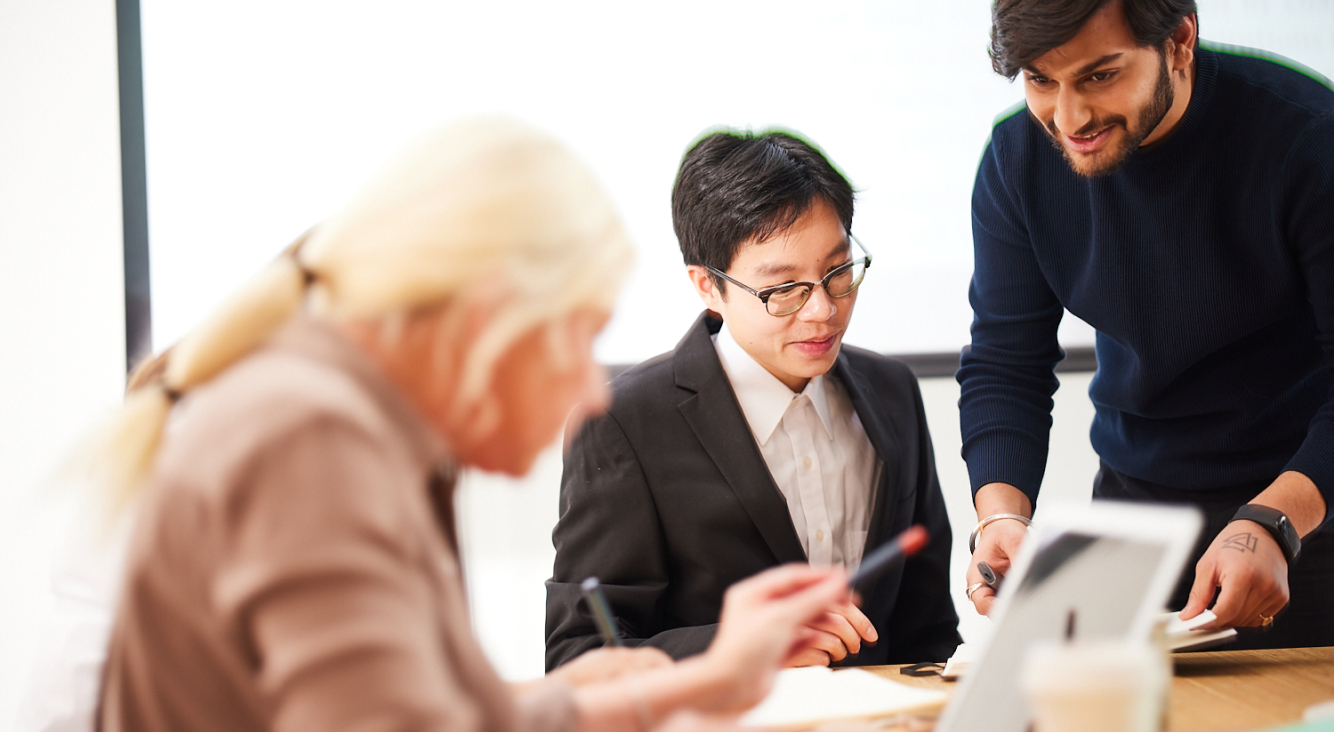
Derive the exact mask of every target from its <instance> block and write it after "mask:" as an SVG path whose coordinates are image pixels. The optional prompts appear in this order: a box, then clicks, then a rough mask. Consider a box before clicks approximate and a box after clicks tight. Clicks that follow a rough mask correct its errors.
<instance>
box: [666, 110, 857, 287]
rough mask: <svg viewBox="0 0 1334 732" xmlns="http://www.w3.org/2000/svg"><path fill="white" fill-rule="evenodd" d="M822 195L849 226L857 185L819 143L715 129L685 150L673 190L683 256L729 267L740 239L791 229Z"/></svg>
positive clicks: (783, 133)
mask: <svg viewBox="0 0 1334 732" xmlns="http://www.w3.org/2000/svg"><path fill="white" fill-rule="evenodd" d="M817 196H818V197H820V198H822V199H824V200H825V202H827V203H828V204H829V205H830V207H832V208H833V209H834V212H835V213H836V214H838V218H839V220H840V221H842V222H843V228H844V229H848V230H851V228H852V208H853V198H854V196H855V194H854V193H853V190H852V186H851V185H850V184H849V183H848V180H847V178H844V177H843V174H842V173H840V172H839V171H838V169H836V168H835V167H834V165H833V164H832V163H830V162H829V160H828V158H826V157H825V156H824V153H822V152H820V150H819V149H818V148H817V147H815V145H813V144H811V143H810V142H807V141H806V140H803V139H801V138H800V137H798V136H796V135H795V134H792V133H791V132H787V131H782V130H765V131H763V132H759V133H755V132H740V131H737V130H728V129H725V130H718V131H714V132H711V133H709V134H707V135H705V136H704V137H702V138H700V140H699V141H698V142H696V143H695V144H694V145H693V146H691V148H690V149H689V150H688V151H686V154H685V156H684V157H683V158H682V159H681V169H680V171H678V172H677V174H676V184H675V185H674V186H673V187H672V227H673V228H674V229H675V230H676V238H677V241H678V242H680V244H681V256H682V257H683V258H684V259H685V263H686V264H688V265H690V264H699V265H705V266H709V267H713V268H714V269H717V270H718V271H720V272H726V271H727V270H728V268H730V267H731V266H732V260H733V259H734V258H735V257H736V252H737V249H738V248H739V247H740V246H741V244H742V243H744V242H747V241H757V242H760V241H764V240H766V239H768V238H769V237H771V236H774V235H775V234H780V233H782V232H783V231H785V230H787V228H788V227H790V226H792V225H793V224H794V223H796V222H797V219H800V218H801V216H802V214H804V213H806V210H807V209H808V208H810V206H811V204H812V203H813V202H814V201H815V200H816V197H817ZM713 279H714V282H715V283H716V284H717V285H718V286H719V288H722V287H723V283H722V281H721V280H720V279H719V278H718V277H716V276H715V277H714V278H713Z"/></svg>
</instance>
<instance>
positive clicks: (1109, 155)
mask: <svg viewBox="0 0 1334 732" xmlns="http://www.w3.org/2000/svg"><path fill="white" fill-rule="evenodd" d="M1158 59H1159V65H1158V80H1157V82H1156V84H1155V85H1154V88H1153V96H1152V98H1150V99H1149V101H1148V103H1147V104H1145V105H1144V106H1143V107H1140V109H1139V112H1138V113H1137V114H1136V115H1135V124H1134V126H1133V127H1132V126H1130V125H1128V124H1127V123H1126V118H1125V116H1123V115H1119V114H1118V115H1109V116H1107V117H1103V118H1098V119H1093V120H1090V121H1089V123H1088V124H1086V125H1084V126H1083V127H1081V128H1080V129H1079V130H1078V131H1076V132H1074V133H1072V134H1073V136H1074V137H1086V136H1088V135H1089V134H1092V133H1094V132H1097V131H1098V130H1102V129H1104V128H1107V127H1120V128H1121V129H1122V130H1123V134H1122V135H1121V141H1120V143H1118V144H1115V145H1114V146H1108V147H1107V148H1106V149H1103V150H1099V151H1098V152H1096V153H1093V154H1091V155H1076V154H1073V153H1071V152H1070V151H1069V150H1068V149H1066V147H1065V145H1063V144H1062V143H1061V132H1060V130H1058V129H1056V120H1055V118H1052V119H1049V120H1047V121H1046V123H1045V124H1043V128H1044V129H1046V130H1047V136H1048V137H1049V138H1050V139H1051V143H1052V144H1053V145H1055V146H1056V149H1057V150H1060V151H1061V155H1062V156H1063V157H1064V158H1065V162H1067V163H1069V165H1070V169H1071V170H1073V171H1075V173H1076V174H1078V175H1081V176H1084V177H1085V178H1096V177H1098V176H1101V175H1108V174H1110V173H1113V172H1115V171H1116V170H1117V169H1118V168H1120V167H1121V166H1122V165H1123V164H1125V162H1126V159H1127V158H1129V157H1130V154H1131V153H1133V152H1135V151H1136V150H1138V149H1139V146H1140V143H1142V142H1144V138H1146V137H1148V136H1149V134H1150V133H1152V132H1153V130H1154V128H1156V127H1157V126H1158V123H1160V122H1162V121H1163V118H1164V117H1166V116H1167V112H1168V111H1169V110H1171V109H1172V102H1173V101H1175V99H1176V95H1175V93H1174V90H1173V88H1172V75H1171V73H1170V72H1168V70H1167V54H1166V53H1163V52H1162V51H1161V49H1160V51H1159V54H1158Z"/></svg>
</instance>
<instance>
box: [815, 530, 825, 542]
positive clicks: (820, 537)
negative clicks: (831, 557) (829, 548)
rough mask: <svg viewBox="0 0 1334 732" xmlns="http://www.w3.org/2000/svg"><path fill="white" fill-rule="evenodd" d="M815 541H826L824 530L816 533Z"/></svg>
mask: <svg viewBox="0 0 1334 732" xmlns="http://www.w3.org/2000/svg"><path fill="white" fill-rule="evenodd" d="M815 540H816V541H824V529H820V530H819V531H817V532H815Z"/></svg>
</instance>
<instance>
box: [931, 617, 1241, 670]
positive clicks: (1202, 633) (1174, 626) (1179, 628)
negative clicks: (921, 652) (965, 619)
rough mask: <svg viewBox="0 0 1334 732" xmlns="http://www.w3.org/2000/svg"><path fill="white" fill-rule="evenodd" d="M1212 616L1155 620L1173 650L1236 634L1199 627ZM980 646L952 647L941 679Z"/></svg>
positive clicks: (1189, 648) (963, 667) (1198, 646)
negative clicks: (1160, 624)
mask: <svg viewBox="0 0 1334 732" xmlns="http://www.w3.org/2000/svg"><path fill="white" fill-rule="evenodd" d="M1215 618H1216V616H1215V615H1214V613H1213V611H1212V610H1205V611H1204V612H1202V613H1200V614H1199V615H1196V616H1195V617H1193V618H1191V619H1190V620H1182V619H1181V618H1179V617H1177V614H1176V613H1174V612H1165V613H1163V614H1162V615H1159V616H1158V622H1159V623H1163V624H1164V625H1165V626H1166V628H1167V647H1168V648H1169V649H1170V650H1171V651H1172V652H1174V653H1175V652H1178V651H1198V650H1201V649H1204V648H1211V647H1213V646H1217V645H1222V644H1223V643H1227V642H1228V641H1230V640H1232V639H1233V638H1235V637H1237V631H1236V630H1235V629H1234V628H1225V629H1223V630H1199V627H1200V626H1201V625H1205V624H1207V623H1210V622H1212V621H1213V620H1214V619H1215ZM980 649H981V646H979V645H977V644H973V645H969V644H967V643H963V644H960V646H959V647H958V648H957V649H955V651H954V655H953V656H950V660H948V661H946V662H945V670H944V671H941V672H940V676H941V678H944V679H945V680H947V681H954V680H955V679H958V678H959V677H961V676H963V675H964V674H966V673H968V667H969V666H971V665H972V664H973V662H975V661H977V654H978V653H979V652H980Z"/></svg>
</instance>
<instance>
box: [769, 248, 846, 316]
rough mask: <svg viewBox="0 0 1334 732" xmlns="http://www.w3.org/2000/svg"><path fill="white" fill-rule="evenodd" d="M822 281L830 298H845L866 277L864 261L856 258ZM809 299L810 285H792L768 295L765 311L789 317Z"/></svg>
mask: <svg viewBox="0 0 1334 732" xmlns="http://www.w3.org/2000/svg"><path fill="white" fill-rule="evenodd" d="M849 265H850V266H848V265H845V266H844V267H842V268H840V269H839V270H837V271H835V272H831V273H830V274H831V275H832V276H831V277H829V278H827V279H826V280H824V283H825V291H826V292H828V293H829V296H830V297H846V296H848V295H850V294H852V291H853V290H855V289H857V286H858V285H860V284H861V283H862V277H864V276H865V275H866V259H865V258H864V257H863V258H858V259H856V260H854V261H852V262H850V263H849ZM810 297H811V286H810V285H793V286H791V287H784V288H783V289H781V290H776V291H774V292H772V293H770V294H769V301H768V302H767V303H766V309H767V310H768V311H769V314H771V315H789V314H791V313H795V312H797V311H798V310H800V309H801V306H802V305H805V304H806V301H807V300H809V299H810Z"/></svg>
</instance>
